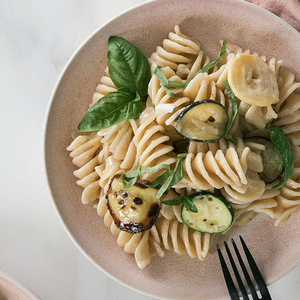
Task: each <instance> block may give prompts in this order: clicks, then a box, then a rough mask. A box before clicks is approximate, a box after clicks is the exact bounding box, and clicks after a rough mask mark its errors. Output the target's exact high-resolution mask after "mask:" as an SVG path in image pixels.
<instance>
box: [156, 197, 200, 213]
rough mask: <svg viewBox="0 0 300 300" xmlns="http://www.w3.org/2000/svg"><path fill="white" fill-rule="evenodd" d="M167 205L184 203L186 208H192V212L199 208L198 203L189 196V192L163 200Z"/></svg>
mask: <svg viewBox="0 0 300 300" xmlns="http://www.w3.org/2000/svg"><path fill="white" fill-rule="evenodd" d="M162 203H163V204H165V205H175V206H178V205H181V204H182V205H183V206H184V207H185V208H187V209H188V210H190V211H191V212H194V213H197V212H198V209H197V207H196V205H195V204H194V201H193V198H192V197H189V196H188V195H187V193H184V194H182V195H179V196H178V197H176V198H174V199H171V200H164V201H163V202H162Z"/></svg>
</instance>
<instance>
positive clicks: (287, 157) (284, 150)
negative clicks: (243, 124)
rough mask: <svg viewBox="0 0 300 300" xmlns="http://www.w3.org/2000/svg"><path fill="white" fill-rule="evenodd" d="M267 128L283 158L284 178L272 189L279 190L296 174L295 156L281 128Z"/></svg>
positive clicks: (268, 126) (270, 126) (271, 126)
mask: <svg viewBox="0 0 300 300" xmlns="http://www.w3.org/2000/svg"><path fill="white" fill-rule="evenodd" d="M266 128H267V129H270V130H271V134H270V139H271V141H272V143H273V144H274V145H275V147H276V148H277V149H278V151H279V152H280V154H281V156H282V161H283V167H284V177H283V179H282V181H280V182H279V183H278V184H276V185H275V186H273V187H272V189H279V188H281V187H282V186H283V185H284V184H285V183H286V182H287V180H288V179H289V178H290V177H291V176H292V174H293V172H294V155H293V152H292V151H291V147H290V143H289V141H288V139H287V137H286V136H285V134H284V132H283V130H282V129H281V128H280V127H278V126H274V125H271V124H269V125H267V126H266Z"/></svg>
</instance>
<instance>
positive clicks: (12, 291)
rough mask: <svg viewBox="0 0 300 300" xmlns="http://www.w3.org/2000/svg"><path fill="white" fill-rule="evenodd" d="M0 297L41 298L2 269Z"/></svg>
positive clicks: (15, 299)
mask: <svg viewBox="0 0 300 300" xmlns="http://www.w3.org/2000/svg"><path fill="white" fill-rule="evenodd" d="M0 299H1V300H41V299H40V298H39V297H38V296H37V295H36V294H35V293H34V292H32V291H31V290H30V289H29V288H27V287H26V286H24V285H23V284H22V283H21V282H19V281H18V280H16V279H15V278H12V277H11V276H10V275H8V274H7V273H5V272H3V271H0Z"/></svg>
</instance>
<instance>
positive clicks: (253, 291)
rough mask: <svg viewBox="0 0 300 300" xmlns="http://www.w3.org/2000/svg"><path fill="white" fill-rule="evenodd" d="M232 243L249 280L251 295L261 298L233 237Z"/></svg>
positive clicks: (256, 299)
mask: <svg viewBox="0 0 300 300" xmlns="http://www.w3.org/2000/svg"><path fill="white" fill-rule="evenodd" d="M231 243H232V245H233V248H234V251H235V253H236V256H237V258H238V261H239V263H240V266H241V268H242V271H243V273H244V276H245V279H246V282H247V284H248V287H249V289H250V293H251V295H252V297H253V299H254V300H259V298H258V296H257V293H256V289H255V287H254V285H253V283H252V280H251V278H250V276H249V273H248V271H247V269H246V266H245V264H244V262H243V260H242V257H241V255H240V252H239V250H238V248H237V246H236V244H235V241H234V239H231Z"/></svg>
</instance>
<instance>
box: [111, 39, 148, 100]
mask: <svg viewBox="0 0 300 300" xmlns="http://www.w3.org/2000/svg"><path fill="white" fill-rule="evenodd" d="M107 65H108V69H109V76H110V77H111V80H112V81H113V83H114V84H115V85H116V86H117V87H118V88H120V87H125V88H129V89H131V90H132V91H137V92H138V93H139V95H140V96H141V97H143V96H146V95H147V94H148V83H149V81H150V78H151V71H150V65H149V62H148V59H147V58H146V56H145V55H144V54H143V52H142V51H141V50H140V49H139V48H137V47H135V46H134V45H132V44H131V43H130V42H129V41H127V40H126V39H124V38H122V37H118V36H111V37H110V38H109V39H108V53H107Z"/></svg>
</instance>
